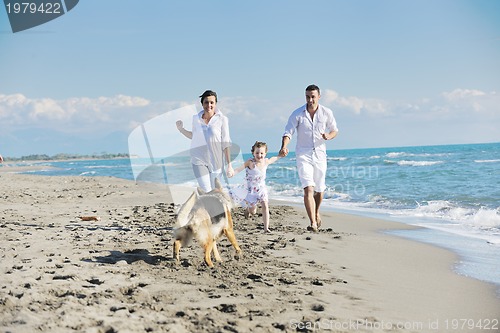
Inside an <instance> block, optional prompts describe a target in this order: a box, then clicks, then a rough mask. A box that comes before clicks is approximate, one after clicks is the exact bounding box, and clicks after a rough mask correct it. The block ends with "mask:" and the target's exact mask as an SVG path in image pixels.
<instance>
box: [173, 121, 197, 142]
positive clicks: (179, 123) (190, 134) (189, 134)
mask: <svg viewBox="0 0 500 333" xmlns="http://www.w3.org/2000/svg"><path fill="white" fill-rule="evenodd" d="M175 125H176V126H177V129H178V130H179V132H181V133H182V135H184V136H185V137H186V138H188V139H192V138H193V132H191V131H188V130H187V129H185V128H184V124H183V122H182V120H177V122H176V123H175Z"/></svg>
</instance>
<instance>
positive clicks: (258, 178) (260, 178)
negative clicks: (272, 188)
mask: <svg viewBox="0 0 500 333" xmlns="http://www.w3.org/2000/svg"><path fill="white" fill-rule="evenodd" d="M266 154H267V144H266V143H265V142H260V141H256V142H255V144H254V145H253V146H252V155H253V158H251V159H249V160H247V161H246V162H245V163H244V164H243V165H241V166H240V167H238V168H236V169H235V170H234V174H237V173H239V172H241V171H242V170H243V169H246V177H245V181H246V188H245V189H243V191H241V192H239V191H237V189H236V190H235V191H231V194H232V197H233V200H234V201H235V202H236V203H238V204H240V205H242V206H243V207H244V208H246V210H245V218H248V217H249V216H250V215H252V214H255V213H256V211H257V204H258V203H260V204H261V206H262V220H263V222H264V231H265V232H270V231H271V230H269V205H268V200H269V198H268V194H267V188H266V170H267V166H268V165H269V164H272V163H274V162H276V161H277V160H278V159H279V158H281V156H274V157H271V158H266Z"/></svg>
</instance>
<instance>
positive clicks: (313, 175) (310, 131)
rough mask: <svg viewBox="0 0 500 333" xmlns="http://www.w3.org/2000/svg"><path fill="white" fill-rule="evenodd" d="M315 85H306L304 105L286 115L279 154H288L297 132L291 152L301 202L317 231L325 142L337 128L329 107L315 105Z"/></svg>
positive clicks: (324, 171)
mask: <svg viewBox="0 0 500 333" xmlns="http://www.w3.org/2000/svg"><path fill="white" fill-rule="evenodd" d="M320 97H321V95H320V90H319V87H318V86H316V85H314V84H312V85H310V86H308V87H307V88H306V104H305V105H303V106H301V107H300V108H298V109H297V110H295V111H294V112H293V113H292V114H291V115H290V118H288V123H287V125H286V127H285V133H284V134H283V138H282V143H281V149H280V155H281V156H286V155H288V148H287V146H288V144H289V143H290V140H291V138H292V136H293V135H294V134H295V133H297V146H296V148H295V154H296V159H297V171H298V173H299V179H300V182H301V184H302V188H303V189H304V205H305V207H306V211H307V215H308V217H309V220H310V222H311V225H310V226H309V227H307V229H308V230H312V231H317V230H318V228H319V227H320V226H321V217H320V214H319V207H320V205H321V202H322V201H323V193H324V191H325V189H326V184H325V180H326V166H327V165H326V141H327V140H331V139H333V138H335V137H336V136H337V133H338V128H337V123H336V121H335V118H334V117H333V112H332V110H330V109H328V108H326V107H324V106H322V105H320V104H319V99H320Z"/></svg>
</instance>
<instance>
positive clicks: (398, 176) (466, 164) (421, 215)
mask: <svg viewBox="0 0 500 333" xmlns="http://www.w3.org/2000/svg"><path fill="white" fill-rule="evenodd" d="M275 155H277V153H268V157H271V156H275ZM249 157H250V155H249V154H240V155H238V157H237V159H236V161H235V162H233V166H234V167H237V166H238V165H239V163H243V161H244V160H245V159H247V158H249ZM20 164H21V163H20ZM30 164H31V165H37V166H42V167H43V166H47V168H46V169H45V168H42V169H41V170H40V169H39V170H37V171H31V172H29V173H31V174H40V175H50V176H67V175H77V176H87V177H93V176H111V177H117V178H124V179H129V180H134V181H148V182H162V183H169V184H177V185H178V184H187V185H192V186H194V185H195V184H196V183H195V181H194V180H193V177H192V170H191V167H190V163H189V157H188V156H172V157H165V158H160V159H151V158H147V159H144V158H131V159H110V160H95V159H93V160H71V161H48V162H37V163H34V162H33V163H30ZM23 165H26V164H23ZM226 181H227V183H226V186H228V187H234V186H238V185H239V184H241V183H242V182H243V172H242V173H240V174H239V175H238V176H237V177H234V178H231V179H229V180H226ZM326 183H327V190H326V191H325V197H324V201H323V204H322V209H328V210H333V211H338V212H344V213H350V214H358V215H363V216H370V217H377V218H382V219H386V220H391V221H397V222H400V223H405V224H410V225H414V226H418V227H423V228H415V229H412V230H396V231H390V232H389V233H391V234H394V235H397V236H400V237H406V238H410V239H413V240H416V241H419V242H425V243H430V244H433V245H436V246H439V247H443V248H447V249H450V250H452V251H453V252H455V253H456V254H457V255H458V258H459V260H458V261H457V262H456V264H455V267H454V269H455V271H456V272H457V273H458V274H462V275H465V276H469V277H472V278H475V279H479V280H482V281H487V282H490V283H493V284H496V285H497V286H498V287H499V288H498V289H499V290H500V143H487V144H465V145H441V146H418V147H417V146H415V147H393V148H371V149H349V150H331V151H328V170H327V177H326ZM267 185H268V190H269V195H270V198H271V199H274V200H283V201H288V202H292V203H296V204H297V205H302V194H303V190H302V188H301V186H300V183H299V180H298V177H297V170H296V166H295V155H294V153H293V152H292V153H290V154H289V155H288V156H287V157H286V158H282V159H280V160H278V161H277V162H276V163H274V164H272V165H270V166H269V167H268V170H267Z"/></svg>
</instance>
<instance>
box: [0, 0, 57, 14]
mask: <svg viewBox="0 0 500 333" xmlns="http://www.w3.org/2000/svg"><path fill="white" fill-rule="evenodd" d="M5 6H6V7H7V13H9V14H10V13H14V14H35V13H40V14H61V4H60V3H58V2H56V3H52V2H47V3H45V2H42V3H40V4H36V3H34V2H15V3H13V4H10V3H7V4H6V5H5Z"/></svg>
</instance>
